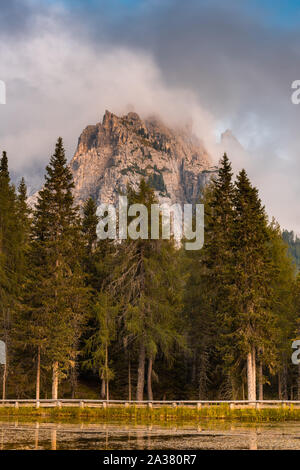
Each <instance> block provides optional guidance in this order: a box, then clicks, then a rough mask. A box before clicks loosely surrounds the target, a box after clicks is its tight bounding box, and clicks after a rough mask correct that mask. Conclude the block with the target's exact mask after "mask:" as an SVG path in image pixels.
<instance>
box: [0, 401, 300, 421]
mask: <svg viewBox="0 0 300 470" xmlns="http://www.w3.org/2000/svg"><path fill="white" fill-rule="evenodd" d="M5 417H8V418H21V417H24V418H25V417H26V418H30V419H35V418H37V419H38V418H48V419H53V420H55V419H66V420H67V419H76V418H80V419H89V420H93V421H94V420H97V421H101V422H119V423H120V422H121V423H122V422H124V423H136V424H148V423H152V424H160V423H172V422H174V423H177V422H180V423H181V422H184V423H191V424H192V423H193V424H195V423H197V422H199V421H200V420H202V419H223V420H231V421H242V422H252V423H255V422H257V423H259V422H272V421H274V422H282V421H300V408H294V407H293V406H292V405H291V406H289V407H286V408H264V409H260V410H257V409H255V408H242V409H230V408H229V406H228V405H221V406H209V407H203V408H201V409H199V410H197V409H196V408H187V407H178V408H171V407H160V408H153V409H148V408H139V407H135V406H132V407H130V408H124V407H109V408H106V409H104V408H88V407H86V408H83V409H82V408H79V407H62V408H39V409H36V408H33V407H20V408H18V409H16V408H13V407H0V419H1V418H5Z"/></svg>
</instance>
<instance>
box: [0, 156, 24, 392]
mask: <svg viewBox="0 0 300 470" xmlns="http://www.w3.org/2000/svg"><path fill="white" fill-rule="evenodd" d="M19 250H20V246H19V239H18V224H17V208H16V193H15V188H14V186H13V185H12V184H11V181H10V175H9V170H8V158H7V154H6V152H3V154H2V158H1V160H0V314H1V324H0V337H1V339H2V340H3V341H4V342H5V345H6V364H5V366H4V368H3V369H4V370H3V375H2V397H3V398H5V396H6V383H7V376H8V372H9V370H10V362H11V359H12V358H11V355H12V349H13V341H12V327H13V321H14V311H15V308H16V299H17V291H18V279H17V275H16V272H17V269H18V254H19Z"/></svg>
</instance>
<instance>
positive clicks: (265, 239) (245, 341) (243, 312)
mask: <svg viewBox="0 0 300 470" xmlns="http://www.w3.org/2000/svg"><path fill="white" fill-rule="evenodd" d="M232 235H233V238H232V252H233V260H234V263H233V264H232V271H231V275H232V279H233V282H232V285H231V303H229V307H231V308H229V309H227V311H226V312H225V315H224V316H223V320H224V321H225V323H227V325H228V326H229V327H230V330H231V331H230V332H229V333H228V334H227V340H228V345H229V347H230V349H231V355H232V356H233V357H234V358H235V360H238V361H240V360H241V359H242V358H245V359H246V360H247V383H248V400H255V399H256V362H257V353H258V351H261V350H263V351H265V353H266V352H267V351H271V350H272V337H273V336H274V334H275V317H274V314H273V313H272V311H271V306H270V299H271V298H272V286H271V282H270V281H271V278H272V273H273V270H272V263H271V256H270V252H269V247H268V243H269V242H270V236H269V233H268V227H267V217H266V214H265V210H264V207H263V206H262V204H261V201H260V199H259V197H258V191H257V189H256V188H254V187H253V186H252V185H251V183H250V181H249V179H248V177H247V174H246V172H245V170H242V171H241V172H240V173H239V174H238V176H237V180H236V183H235V194H234V220H233V233H232Z"/></svg>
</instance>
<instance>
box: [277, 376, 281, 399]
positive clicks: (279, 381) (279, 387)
mask: <svg viewBox="0 0 300 470" xmlns="http://www.w3.org/2000/svg"><path fill="white" fill-rule="evenodd" d="M278 398H279V400H281V399H282V387H281V373H280V372H278Z"/></svg>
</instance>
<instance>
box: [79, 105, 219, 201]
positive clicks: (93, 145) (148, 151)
mask: <svg viewBox="0 0 300 470" xmlns="http://www.w3.org/2000/svg"><path fill="white" fill-rule="evenodd" d="M70 167H71V170H72V173H73V176H74V182H75V198H76V202H77V203H79V204H80V205H82V203H83V202H84V201H85V200H86V199H87V198H88V197H90V196H91V197H93V199H94V200H95V201H96V202H97V204H100V203H103V202H104V203H115V202H116V200H117V197H118V194H119V193H120V192H123V193H125V192H126V187H127V184H129V185H130V186H131V187H133V188H137V185H138V183H139V181H140V180H141V179H142V178H144V179H145V180H146V181H148V182H149V183H150V184H151V186H152V187H153V188H154V189H155V192H156V196H157V198H158V199H159V201H160V202H170V203H175V202H177V203H195V202H197V201H198V199H199V196H200V195H201V192H202V190H203V188H204V186H205V185H206V184H207V182H208V181H209V179H210V178H211V176H212V175H214V174H215V172H216V167H214V166H213V165H212V160H211V158H210V156H209V155H208V153H207V151H206V150H205V147H204V145H203V143H202V142H201V141H200V140H199V139H197V138H196V137H195V136H194V135H193V134H192V132H191V129H190V128H189V127H186V128H183V129H170V128H168V127H167V126H166V125H164V124H163V123H162V122H161V121H160V120H159V119H158V118H157V117H149V118H147V119H145V120H142V119H141V118H140V117H139V116H138V114H136V113H134V112H130V113H128V114H127V115H125V116H121V117H119V116H116V115H114V114H112V113H110V112H109V111H106V112H105V115H104V117H103V120H102V122H101V123H98V124H96V125H94V126H88V127H86V129H85V130H84V131H83V132H82V134H81V136H80V138H79V141H78V147H77V150H76V152H75V155H74V157H73V159H72V160H71V162H70Z"/></svg>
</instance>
